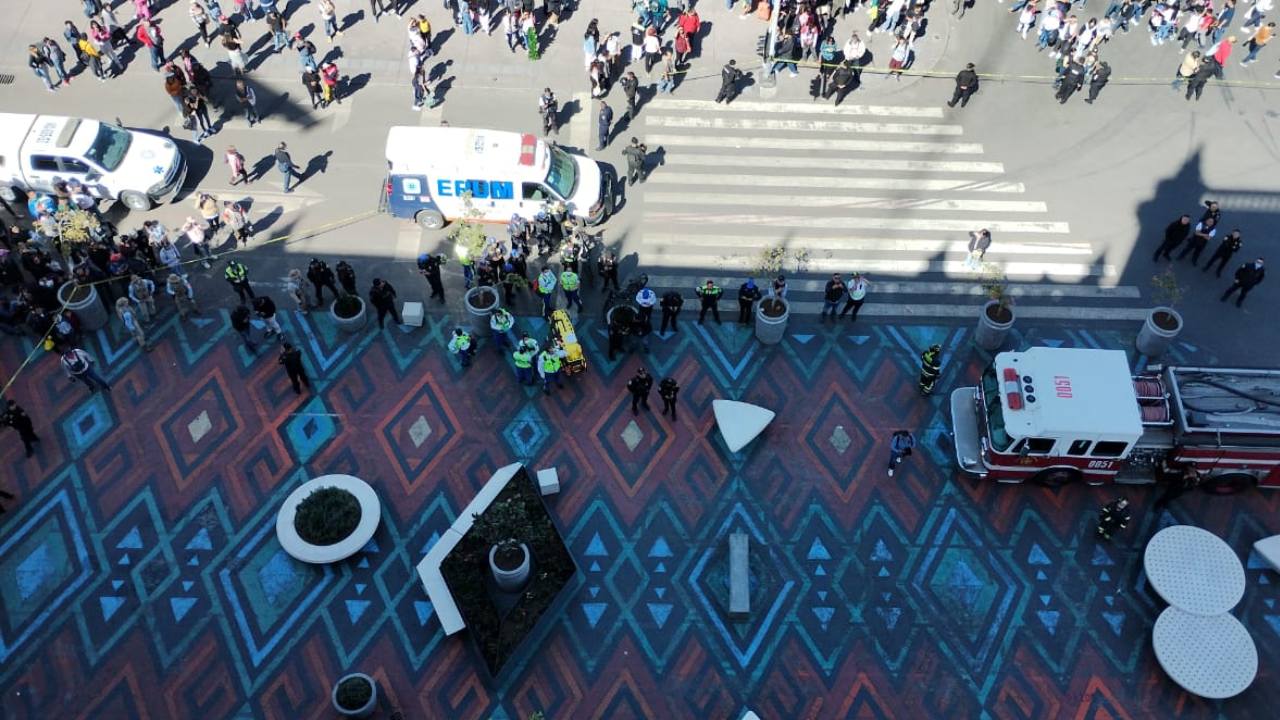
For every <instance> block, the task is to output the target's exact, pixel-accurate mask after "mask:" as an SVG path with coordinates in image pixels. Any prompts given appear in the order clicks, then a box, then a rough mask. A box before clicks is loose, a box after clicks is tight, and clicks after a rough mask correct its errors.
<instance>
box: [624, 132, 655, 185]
mask: <svg viewBox="0 0 1280 720" xmlns="http://www.w3.org/2000/svg"><path fill="white" fill-rule="evenodd" d="M622 154H623V155H624V156H626V158H627V184H628V185H635V184H636V183H638V182H644V161H645V158H646V157H648V155H649V148H647V147H645V146H644V145H643V144H642V143H641V142H640V140H639V139H638V138H631V144H630V145H628V146H627V147H626V149H625V150H623V151H622Z"/></svg>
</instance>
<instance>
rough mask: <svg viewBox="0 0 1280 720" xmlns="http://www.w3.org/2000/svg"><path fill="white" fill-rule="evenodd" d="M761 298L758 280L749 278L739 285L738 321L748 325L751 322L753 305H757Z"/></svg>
mask: <svg viewBox="0 0 1280 720" xmlns="http://www.w3.org/2000/svg"><path fill="white" fill-rule="evenodd" d="M759 299H760V287H759V286H758V285H756V281H755V280H754V279H752V278H747V281H746V282H744V283H742V284H741V285H739V286H738V323H739V324H740V325H746V324H747V323H749V322H751V306H752V305H755V303H756V301H757V300H759Z"/></svg>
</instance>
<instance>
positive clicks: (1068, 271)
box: [645, 247, 1117, 282]
mask: <svg viewBox="0 0 1280 720" xmlns="http://www.w3.org/2000/svg"><path fill="white" fill-rule="evenodd" d="M689 249H690V250H691V251H692V252H689V253H683V252H677V248H663V247H650V248H647V249H646V251H645V262H646V264H647V265H651V266H653V267H667V268H688V269H694V268H726V269H728V268H732V269H735V270H738V271H748V272H749V271H753V270H755V267H756V265H757V258H756V257H755V256H753V255H737V254H724V255H705V254H698V248H689ZM703 252H705V251H703ZM991 264H993V265H995V266H997V267H999V268H1000V269H1001V270H1002V271H1003V272H1004V274H1005V275H1007V276H1009V277H1033V278H1041V277H1050V278H1054V279H1063V280H1079V279H1082V278H1087V277H1112V278H1113V277H1115V276H1116V275H1117V273H1116V268H1115V266H1114V265H1097V264H1092V263H1055V262H1031V261H1025V262H1024V261H1015V262H998V261H993V262H992V263H991ZM854 270H857V271H859V272H867V273H885V274H890V275H920V274H922V273H942V274H944V275H948V276H952V277H972V278H974V279H975V282H976V281H977V273H975V272H974V270H973V269H972V268H971V267H970V266H969V265H968V264H966V263H965V262H964V261H963V260H891V259H884V258H858V259H852V258H850V259H845V258H814V257H810V258H809V259H808V260H807V261H806V262H805V263H803V271H804V272H807V273H814V272H816V273H833V272H852V271H854Z"/></svg>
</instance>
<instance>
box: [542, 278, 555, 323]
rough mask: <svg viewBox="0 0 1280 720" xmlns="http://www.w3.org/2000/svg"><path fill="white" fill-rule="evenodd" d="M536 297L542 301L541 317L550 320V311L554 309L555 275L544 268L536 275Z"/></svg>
mask: <svg viewBox="0 0 1280 720" xmlns="http://www.w3.org/2000/svg"><path fill="white" fill-rule="evenodd" d="M538 297H539V298H540V299H541V300H542V317H543V318H545V319H547V320H550V319H551V311H552V310H555V309H556V274H555V273H554V272H552V271H551V269H550V268H548V267H545V266H544V267H543V268H542V272H541V273H539V274H538Z"/></svg>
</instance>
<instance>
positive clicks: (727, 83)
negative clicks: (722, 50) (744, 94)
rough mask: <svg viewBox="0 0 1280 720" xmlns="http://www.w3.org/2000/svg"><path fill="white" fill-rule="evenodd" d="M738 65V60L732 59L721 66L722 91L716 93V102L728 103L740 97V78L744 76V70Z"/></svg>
mask: <svg viewBox="0 0 1280 720" xmlns="http://www.w3.org/2000/svg"><path fill="white" fill-rule="evenodd" d="M737 65H738V64H737V62H735V61H733V60H730V61H729V62H728V63H727V64H726V65H725V66H724V67H722V68H720V92H719V93H717V94H716V102H723V103H724V104H725V105H728V104H729V103H731V102H733V99H734V98H736V97H738V80H739V79H741V78H742V71H741V70H739V69H738V67H737Z"/></svg>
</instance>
